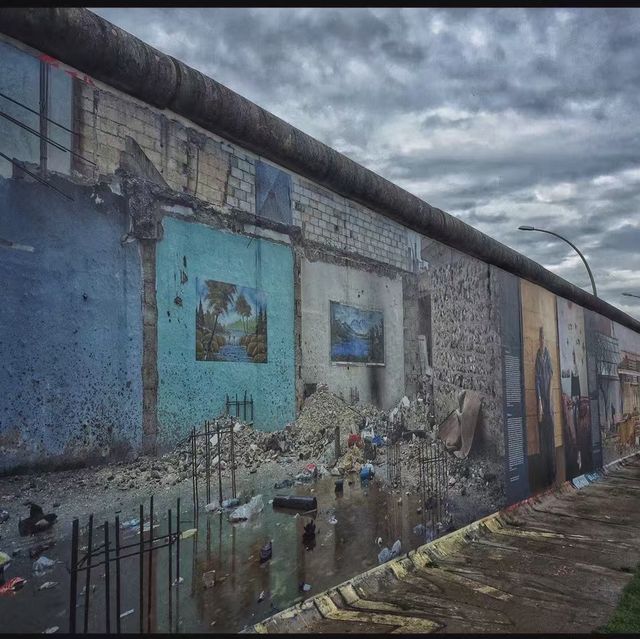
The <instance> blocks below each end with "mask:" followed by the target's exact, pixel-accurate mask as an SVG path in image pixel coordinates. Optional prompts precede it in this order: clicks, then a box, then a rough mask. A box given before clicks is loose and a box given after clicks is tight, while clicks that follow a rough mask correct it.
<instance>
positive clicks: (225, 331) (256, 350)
mask: <svg viewBox="0 0 640 639" xmlns="http://www.w3.org/2000/svg"><path fill="white" fill-rule="evenodd" d="M196 293H197V299H198V305H197V307H196V360H200V361H214V362H253V363H254V364H264V363H266V362H267V297H266V295H265V293H264V292H262V291H259V290H257V289H255V288H248V287H246V286H238V285H237V284H229V283H227V282H219V281H218V280H207V279H204V278H196Z"/></svg>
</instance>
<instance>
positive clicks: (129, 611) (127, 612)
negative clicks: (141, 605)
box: [120, 608, 134, 619]
mask: <svg viewBox="0 0 640 639" xmlns="http://www.w3.org/2000/svg"><path fill="white" fill-rule="evenodd" d="M133 613H134V609H133V608H131V610H127V611H126V612H122V613H120V619H124V618H125V617H128V616H129V615H132V614H133Z"/></svg>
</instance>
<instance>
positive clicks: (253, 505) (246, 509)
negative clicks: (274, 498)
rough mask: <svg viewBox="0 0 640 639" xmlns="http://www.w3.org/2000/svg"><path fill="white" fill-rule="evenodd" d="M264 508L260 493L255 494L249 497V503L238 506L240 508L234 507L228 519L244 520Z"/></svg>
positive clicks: (232, 520)
mask: <svg viewBox="0 0 640 639" xmlns="http://www.w3.org/2000/svg"><path fill="white" fill-rule="evenodd" d="M263 508H264V502H263V500H262V495H256V496H255V497H252V498H251V501H249V503H247V504H244V505H243V506H240V508H236V509H235V510H234V511H233V512H232V513H231V514H230V515H229V521H231V522H235V521H245V520H246V519H251V517H253V516H254V515H257V514H258V513H259V512H262V510H263Z"/></svg>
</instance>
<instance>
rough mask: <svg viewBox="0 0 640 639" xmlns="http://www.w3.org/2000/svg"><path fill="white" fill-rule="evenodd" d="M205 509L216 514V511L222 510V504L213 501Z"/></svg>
mask: <svg viewBox="0 0 640 639" xmlns="http://www.w3.org/2000/svg"><path fill="white" fill-rule="evenodd" d="M204 509H205V510H206V511H207V512H208V513H211V512H214V511H215V510H220V503H219V502H218V500H217V499H216V500H215V501H212V502H211V503H210V504H207V505H206V506H205V507H204Z"/></svg>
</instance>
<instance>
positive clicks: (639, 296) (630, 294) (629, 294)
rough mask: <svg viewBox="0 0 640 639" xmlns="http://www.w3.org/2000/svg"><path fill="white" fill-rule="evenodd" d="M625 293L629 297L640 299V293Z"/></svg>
mask: <svg viewBox="0 0 640 639" xmlns="http://www.w3.org/2000/svg"><path fill="white" fill-rule="evenodd" d="M623 295H626V296H627V297H637V298H639V299H640V295H634V294H633V293H623Z"/></svg>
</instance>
